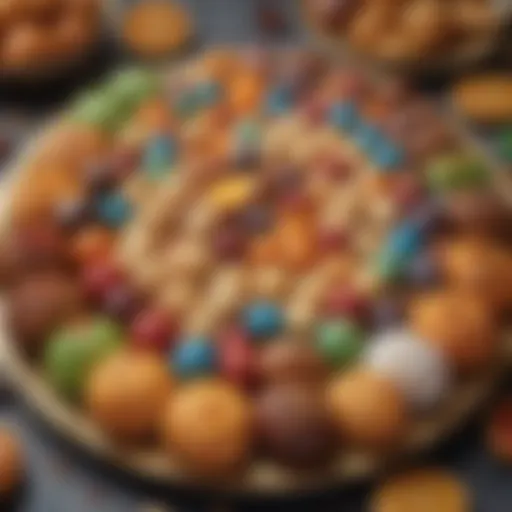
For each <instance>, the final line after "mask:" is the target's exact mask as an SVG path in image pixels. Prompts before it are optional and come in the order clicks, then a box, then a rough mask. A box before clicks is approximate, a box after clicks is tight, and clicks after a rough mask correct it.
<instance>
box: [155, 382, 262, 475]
mask: <svg viewBox="0 0 512 512" xmlns="http://www.w3.org/2000/svg"><path fill="white" fill-rule="evenodd" d="M252 422H253V417H252V410H251V406H250V404H249V402H248V400H247V398H246V397H245V396H243V395H242V394H241V393H240V391H239V390H238V389H237V388H236V387H234V386H231V385H230V384H228V383H225V382H223V381H220V380H200V381H195V382H193V383H191V384H189V385H186V386H184V387H182V388H181V389H179V390H178V391H177V392H176V394H175V395H174V396H172V397H171V398H170V399H169V400H168V402H167V405H166V406H165V410H164V418H163V425H162V436H163V440H164V444H165V446H166V448H167V451H168V453H169V456H170V457H171V458H173V457H178V459H179V460H180V462H181V463H182V464H183V466H184V467H185V468H186V469H187V470H189V471H190V472H191V473H193V474H196V475H199V476H205V477H208V478H215V477H222V476H225V475H226V474H229V473H231V472H232V471H234V470H236V469H237V468H238V467H239V466H240V465H241V464H243V462H244V461H245V460H246V459H247V456H248V455H249V451H250V447H251V438H252Z"/></svg>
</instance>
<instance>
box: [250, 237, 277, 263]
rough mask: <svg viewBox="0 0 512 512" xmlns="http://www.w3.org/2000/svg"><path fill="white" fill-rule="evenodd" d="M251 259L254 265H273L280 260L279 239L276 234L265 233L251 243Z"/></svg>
mask: <svg viewBox="0 0 512 512" xmlns="http://www.w3.org/2000/svg"><path fill="white" fill-rule="evenodd" d="M249 254H250V256H249V259H250V260H251V263H252V264H254V265H272V264H275V263H277V262H278V261H279V256H280V252H279V241H278V239H277V237H276V236H275V235H272V234H270V235H264V236H261V237H260V238H256V239H255V240H253V241H252V243H251V248H250V253H249Z"/></svg>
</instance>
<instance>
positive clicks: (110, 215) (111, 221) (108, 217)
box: [96, 193, 132, 229]
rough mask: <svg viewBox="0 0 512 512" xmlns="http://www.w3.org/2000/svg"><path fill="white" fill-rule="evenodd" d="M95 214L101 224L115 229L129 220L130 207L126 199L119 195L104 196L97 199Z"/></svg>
mask: <svg viewBox="0 0 512 512" xmlns="http://www.w3.org/2000/svg"><path fill="white" fill-rule="evenodd" d="M96 213H97V215H98V218H99V220H100V221H101V222H102V223H103V224H105V225H106V226H108V227H109V228H113V229H117V228H120V227H121V226H122V225H123V224H124V223H125V222H127V221H128V220H130V217H131V215H132V206H131V204H130V202H129V201H128V200H127V199H126V197H124V196H123V195H121V194H119V193H112V194H106V195H104V196H101V197H99V198H98V200H97V203H96Z"/></svg>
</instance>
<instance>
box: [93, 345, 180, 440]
mask: <svg viewBox="0 0 512 512" xmlns="http://www.w3.org/2000/svg"><path fill="white" fill-rule="evenodd" d="M172 388H173V385H172V380H171V377H170V376H169V373H168V370H167V367H166V365H165V363H164V361H163V360H162V359H161V358H159V357H157V356H156V355H154V354H149V353H141V352H137V353H134V352H120V353H117V354H115V355H113V356H111V357H109V358H107V359H106V360H104V361H103V362H101V363H99V364H98V366H97V367H96V368H95V369H94V370H93V371H92V374H91V376H90V378H89V381H88V383H87V385H86V390H85V402H86V406H87V409H88V411H89V413H90V415H91V416H92V418H93V419H94V420H95V421H96V422H97V423H98V424H99V425H100V427H101V428H102V429H103V430H104V431H105V432H107V433H108V434H109V435H110V436H112V437H113V438H114V439H115V440H119V441H126V442H133V441H142V440H145V439H146V438H149V437H150V436H152V435H153V434H154V433H155V432H156V431H157V428H158V423H159V420H160V415H161V412H162V409H163V406H164V404H165V401H166V400H167V399H168V397H169V394H170V393H171V391H172Z"/></svg>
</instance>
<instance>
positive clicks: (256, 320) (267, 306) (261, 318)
mask: <svg viewBox="0 0 512 512" xmlns="http://www.w3.org/2000/svg"><path fill="white" fill-rule="evenodd" d="M243 322H244V325H245V327H246V329H247V330H248V331H249V333H250V334H251V335H252V336H253V337H255V338H270V337H272V336H276V335H277V334H279V333H280V332H281V330H282V328H283V326H284V318H283V313H282V311H281V310H280V309H279V307H277V306H276V305H275V304H273V303H271V302H256V303H253V304H251V305H249V306H248V307H247V308H246V309H245V311H244V313H243Z"/></svg>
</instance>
